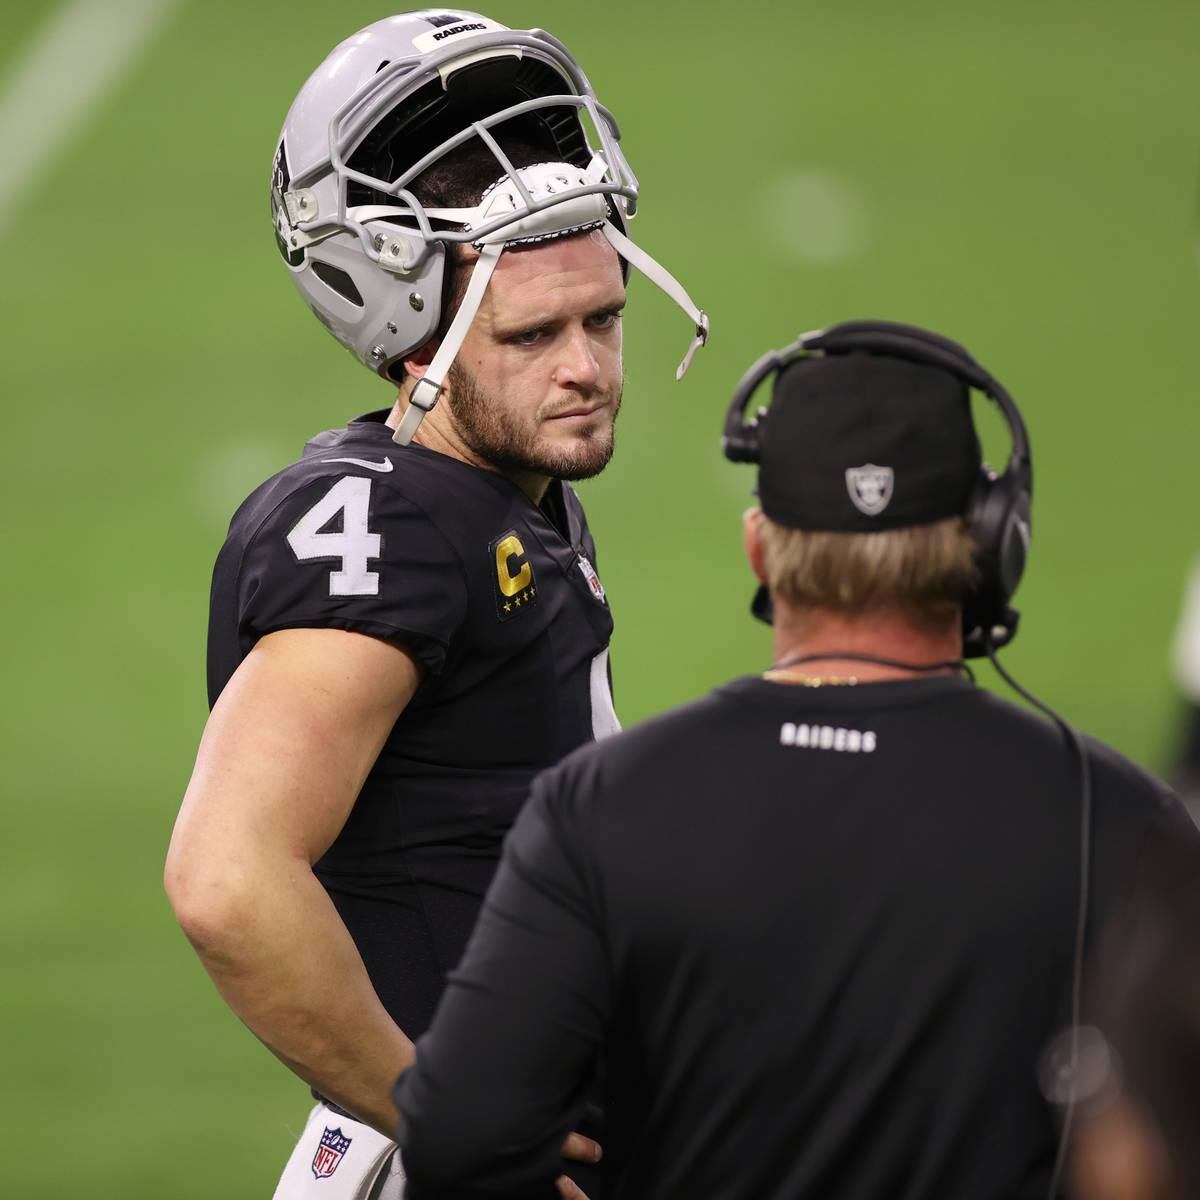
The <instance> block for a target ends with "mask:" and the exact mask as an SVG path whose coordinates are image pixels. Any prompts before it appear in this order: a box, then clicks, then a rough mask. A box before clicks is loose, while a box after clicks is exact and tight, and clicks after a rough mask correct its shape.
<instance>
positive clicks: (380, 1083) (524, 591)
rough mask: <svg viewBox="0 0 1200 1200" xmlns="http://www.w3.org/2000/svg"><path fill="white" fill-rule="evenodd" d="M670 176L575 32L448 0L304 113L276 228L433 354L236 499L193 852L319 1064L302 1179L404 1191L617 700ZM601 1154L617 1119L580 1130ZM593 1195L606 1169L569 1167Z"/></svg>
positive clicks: (232, 953)
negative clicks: (523, 901) (426, 1102)
mask: <svg viewBox="0 0 1200 1200" xmlns="http://www.w3.org/2000/svg"><path fill="white" fill-rule="evenodd" d="M637 193H638V188H637V181H636V178H635V176H634V175H633V173H632V171H631V170H630V169H629V166H628V164H627V163H626V161H625V158H624V156H623V154H622V152H621V150H620V148H619V146H618V132H617V127H616V123H615V122H614V120H613V118H612V116H611V115H610V114H609V112H608V110H607V109H605V108H604V107H602V106H601V105H600V104H599V103H598V101H597V99H596V96H595V94H594V92H593V90H592V88H591V86H590V84H589V83H588V80H587V78H586V77H585V75H584V73H583V71H582V70H581V69H580V67H579V65H578V63H577V62H576V61H575V59H574V58H573V57H572V56H571V54H570V53H569V52H568V51H567V49H566V47H564V46H563V45H562V44H561V43H560V42H558V41H557V40H556V39H554V38H553V37H551V36H550V35H549V34H547V33H545V32H543V31H541V30H529V31H521V30H511V29H507V28H505V27H504V26H502V25H500V24H498V23H497V22H495V21H491V20H489V19H488V18H486V17H483V16H480V15H478V14H476V13H467V12H461V11H441V10H433V9H429V10H422V11H421V12H416V13H406V14H402V15H399V16H395V17H391V18H388V19H386V20H382V21H378V22H376V23H375V24H373V25H370V26H368V27H367V28H366V29H363V30H361V31H360V32H358V33H356V34H355V35H353V36H352V37H350V38H349V39H347V40H346V41H344V42H342V43H341V44H340V45H339V46H337V47H336V48H335V49H334V50H333V52H332V53H331V54H330V55H329V57H328V58H327V59H326V60H325V61H324V62H323V63H322V64H321V66H320V67H318V69H317V70H316V72H315V73H314V74H313V75H312V76H311V78H310V79H309V80H308V81H307V82H306V83H305V85H304V86H303V88H302V89H301V91H300V93H299V95H298V96H297V97H296V100H295V102H294V104H293V105H292V108H291V110H290V112H289V114H288V116H287V119H286V121H285V123H284V127H283V132H282V135H281V138H280V141H279V145H278V149H277V151H276V155H275V162H274V171H273V175H272V180H271V205H272V213H273V219H274V225H275V233H276V239H277V242H278V247H279V250H280V253H281V254H282V256H283V258H284V259H285V261H286V263H287V266H288V269H289V271H290V273H291V276H292V279H293V281H294V283H295V284H296V286H297V287H298V288H299V290H300V292H301V295H302V296H303V298H304V300H305V301H306V303H307V304H308V306H309V307H310V308H311V309H312V311H313V312H314V314H315V315H316V316H317V318H318V319H319V320H320V321H321V323H322V324H323V325H324V326H325V327H326V328H327V329H328V330H329V331H330V332H331V333H332V334H333V335H334V336H335V337H336V338H337V339H338V340H339V341H340V342H342V343H343V344H344V345H345V346H346V347H347V348H349V349H350V350H351V352H352V353H354V354H355V355H356V356H357V357H358V358H359V360H360V361H361V362H363V363H364V364H365V365H366V366H368V367H369V368H371V370H372V371H373V372H375V373H377V374H378V375H380V376H382V377H383V378H384V379H385V380H389V381H391V382H393V383H394V384H397V385H398V387H399V396H398V397H397V399H396V402H395V403H394V404H393V405H392V407H391V408H390V409H383V410H381V411H378V412H372V413H368V414H367V415H365V416H362V417H359V418H357V419H355V420H352V421H350V422H349V424H348V425H347V426H346V427H345V428H343V429H338V430H336V431H331V432H326V433H323V434H320V435H318V436H317V437H315V438H313V439H312V440H311V441H310V442H309V443H308V445H307V447H306V448H305V452H304V455H303V456H302V458H301V459H300V461H299V462H297V463H295V464H293V465H292V466H290V467H288V468H286V469H285V470H283V471H281V472H280V473H279V474H278V475H276V476H274V477H273V478H272V479H270V480H268V481H267V482H266V483H264V484H263V485H262V486H261V487H260V488H258V490H257V491H255V492H254V493H253V494H252V495H251V496H250V498H249V499H248V500H246V502H245V503H244V504H243V505H242V506H241V508H240V509H239V510H238V511H237V513H236V515H235V516H234V518H233V522H232V524H231V526H230V530H229V536H228V540H227V541H226V543H225V546H224V548H223V549H222V551H221V553H220V556H219V558H218V560H217V564H216V568H215V572H214V577H213V588H212V606H211V617H210V626H209V696H210V701H211V703H212V705H213V708H212V714H211V717H210V719H209V721H208V724H207V727H206V729H205V732H204V737H203V740H202V742H201V746H200V750H199V754H198V757H197V761H196V766H195V771H194V773H193V776H192V780H191V783H190V785H189V787H188V790H187V794H186V796H185V798H184V801H183V806H182V809H181V812H180V815H179V819H178V822H177V824H176V828H175V833H174V836H173V838H172V843H171V848H170V852H169V855H168V861H167V870H166V885H167V890H168V893H169V896H170V899H171V902H172V904H173V906H174V908H175V912H176V915H177V917H178V919H179V921H180V923H181V925H182V926H183V928H184V930H185V932H186V933H187V936H188V937H189V939H190V940H191V941H192V943H193V944H194V946H195V947H196V949H197V951H198V952H199V955H200V957H201V959H202V961H203V963H204V965H205V967H206V968H207V969H208V971H209V973H210V975H211V976H212V978H213V980H214V982H215V983H216V986H217V987H218V988H219V989H220V991H221V993H222V995H223V996H224V997H225V999H226V1000H227V1001H228V1003H229V1004H230V1005H231V1007H232V1008H233V1009H234V1010H235V1012H237V1014H238V1015H239V1016H240V1017H241V1018H242V1020H243V1021H244V1022H245V1023H246V1024H247V1025H248V1026H249V1027H250V1029H251V1030H253V1032H254V1033H255V1034H256V1035H257V1036H258V1037H259V1038H260V1039H261V1040H262V1041H263V1042H264V1043H266V1045H267V1046H268V1047H269V1048H270V1049H271V1050H272V1051H273V1052H274V1053H275V1054H276V1055H277V1056H278V1057H279V1058H280V1059H282V1061H283V1062H284V1063H286V1064H287V1065H288V1066H289V1067H290V1068H291V1069H292V1070H294V1071H295V1072H296V1073H297V1074H298V1075H300V1076H301V1077H302V1078H303V1079H305V1080H306V1081H307V1082H308V1083H309V1084H310V1085H311V1086H312V1088H313V1089H314V1094H315V1095H316V1096H317V1098H318V1101H319V1102H318V1104H317V1106H316V1108H315V1109H314V1110H313V1112H312V1115H311V1117H310V1120H309V1122H308V1125H307V1127H306V1130H305V1132H304V1134H303V1135H302V1137H301V1139H300V1142H299V1143H298V1145H297V1148H296V1150H295V1152H294V1153H293V1155H292V1158H291V1159H290V1161H289V1163H288V1166H287V1167H286V1169H285V1171H284V1175H283V1178H282V1179H281V1182H280V1185H279V1189H278V1191H277V1192H276V1195H277V1196H278V1197H283V1198H288V1200H291V1198H295V1197H300V1196H307V1195H308V1194H309V1193H310V1191H311V1192H313V1193H314V1194H320V1195H321V1196H322V1197H324V1198H326V1200H332V1198H339V1197H360V1196H361V1197H367V1196H368V1195H370V1196H371V1197H393V1196H398V1195H400V1194H401V1190H402V1181H403V1174H402V1169H401V1165H400V1163H399V1159H398V1155H397V1154H396V1153H395V1146H394V1144H393V1143H392V1142H391V1140H390V1136H389V1135H390V1131H391V1130H392V1129H393V1127H394V1125H395V1121H396V1116H397V1114H396V1110H395V1108H394V1105H393V1103H392V1100H391V1098H390V1096H389V1089H390V1086H391V1083H392V1081H393V1080H394V1079H395V1077H396V1075H397V1074H398V1073H399V1071H400V1070H401V1069H403V1068H404V1067H406V1066H408V1065H409V1063H410V1062H411V1061H412V1056H413V1047H412V1039H413V1038H414V1037H416V1036H417V1035H418V1034H420V1033H421V1032H422V1031H423V1030H424V1029H425V1028H426V1026H427V1025H428V1023H429V1021H430V1018H431V1015H432V1012H433V1009H434V1005H435V1003H436V1001H437V999H438V996H439V994H440V992H441V990H442V986H443V979H444V975H445V972H446V971H447V970H449V968H451V967H452V966H453V965H454V964H455V963H456V962H457V960H458V958H459V955H460V953H461V951H462V949H463V946H464V944H465V942H466V938H467V935H468V933H469V931H470V929H471V927H472V924H473V922H474V919H475V916H476V912H477V910H478V907H479V903H480V900H481V897H482V895H483V893H484V891H485V889H486V888H487V885H488V883H489V881H490V879H491V877H492V874H493V871H494V868H495V866H496V863H497V860H498V856H499V851H500V844H501V840H502V839H503V837H504V835H505V833H506V832H507V830H508V828H509V826H510V825H511V823H512V821H513V819H514V818H515V816H516V813H517V810H518V808H519V806H520V804H521V802H522V799H523V798H524V796H525V794H526V792H527V789H528V785H529V782H530V780H531V779H532V777H533V775H534V774H535V773H536V772H537V771H538V770H539V769H541V768H542V767H544V766H546V765H548V764H551V763H553V762H555V761H556V760H558V759H559V758H560V757H562V756H563V755H564V754H565V753H566V752H567V751H569V750H571V749H573V748H575V747H577V746H579V745H580V744H581V743H584V742H586V741H588V740H590V739H592V738H596V737H601V736H603V735H605V734H608V733H611V732H614V731H615V730H617V728H618V722H617V718H616V715H615V713H614V711H613V705H612V699H611V691H610V680H609V667H608V643H609V636H610V633H611V630H612V618H611V615H610V613H609V607H608V603H607V600H606V597H605V593H604V588H603V586H602V585H601V583H600V580H599V577H598V575H597V573H596V569H595V561H596V556H595V549H594V546H593V543H592V538H591V535H590V533H589V532H588V527H587V522H586V520H585V518H584V514H583V510H582V508H581V506H580V503H579V500H578V499H577V497H576V495H575V493H574V492H573V491H572V489H571V488H570V487H569V486H568V485H567V484H566V483H565V482H564V481H565V480H571V479H581V478H586V477H588V476H592V475H595V474H596V473H597V472H599V471H600V470H601V469H602V468H603V467H604V465H605V464H606V462H607V461H608V458H609V456H610V455H611V453H612V447H613V424H614V421H615V419H616V416H617V411H618V409H619V407H620V404H621V389H622V365H621V321H622V315H621V314H622V309H623V307H624V304H625V286H624V285H625V279H626V275H627V272H628V265H629V264H630V263H632V264H633V265H636V266H637V267H638V268H639V269H640V270H642V271H644V272H645V273H646V274H647V275H648V276H649V277H651V278H652V279H653V280H654V281H655V282H656V283H658V284H659V285H660V286H661V287H662V288H663V289H664V290H665V291H667V293H668V294H669V295H670V296H671V297H672V298H673V299H675V300H676V302H677V303H679V304H680V306H681V307H682V308H683V309H684V310H685V311H686V312H687V314H688V316H689V317H690V319H691V322H692V326H693V328H694V331H695V335H694V337H693V339H692V343H691V346H690V348H689V350H688V354H687V358H686V359H685V361H684V363H683V364H682V365H681V367H680V369H679V372H678V374H682V371H683V370H684V369H686V365H687V362H688V361H690V357H691V354H692V353H693V352H694V350H695V348H696V347H697V346H699V345H700V344H702V343H703V342H704V340H705V339H706V337H707V329H708V323H707V319H706V317H705V316H704V314H703V313H702V312H701V311H700V310H698V309H697V308H696V307H695V306H694V305H693V304H692V302H691V300H690V299H689V298H688V296H687V294H686V292H684V290H683V289H682V288H681V287H680V286H679V284H678V283H677V282H676V281H675V280H674V279H673V278H672V277H671V276H670V275H669V274H668V273H667V272H666V271H664V270H663V269H662V268H661V267H660V266H659V265H658V264H657V263H655V262H654V261H653V260H652V259H650V258H649V257H648V256H647V255H645V254H644V252H642V251H641V250H640V249H639V248H638V247H636V246H635V245H634V244H633V243H632V242H631V241H630V240H629V236H628V218H629V217H630V216H632V215H633V212H634V209H635V207H636V202H637ZM564 1154H565V1155H568V1156H569V1157H571V1158H573V1159H577V1160H582V1161H584V1162H591V1161H593V1160H594V1159H595V1158H596V1157H597V1156H598V1154H599V1147H598V1145H597V1143H595V1142H594V1141H592V1140H591V1139H590V1138H587V1137H584V1136H582V1135H581V1134H573V1135H572V1136H571V1137H570V1138H569V1139H568V1141H567V1144H566V1146H565V1147H564ZM559 1188H560V1190H562V1191H563V1193H564V1194H567V1195H570V1194H575V1193H574V1191H573V1190H572V1189H573V1188H574V1184H572V1183H571V1182H570V1181H569V1180H567V1179H566V1178H564V1179H562V1180H560V1181H559Z"/></svg>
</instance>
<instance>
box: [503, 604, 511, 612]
mask: <svg viewBox="0 0 1200 1200" xmlns="http://www.w3.org/2000/svg"><path fill="white" fill-rule="evenodd" d="M504 611H505V612H512V605H511V604H506V605H505V606H504Z"/></svg>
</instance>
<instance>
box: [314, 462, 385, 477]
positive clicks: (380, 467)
mask: <svg viewBox="0 0 1200 1200" xmlns="http://www.w3.org/2000/svg"><path fill="white" fill-rule="evenodd" d="M321 461H322V462H327V463H328V462H344V463H351V464H352V465H353V466H356V467H366V468H367V470H368V471H382V472H383V473H384V474H385V475H386V474H387V473H388V471H390V470H391V469H392V460H391V459H390V458H385V459H384V460H383V462H368V461H367V460H366V459H365V458H323V459H321Z"/></svg>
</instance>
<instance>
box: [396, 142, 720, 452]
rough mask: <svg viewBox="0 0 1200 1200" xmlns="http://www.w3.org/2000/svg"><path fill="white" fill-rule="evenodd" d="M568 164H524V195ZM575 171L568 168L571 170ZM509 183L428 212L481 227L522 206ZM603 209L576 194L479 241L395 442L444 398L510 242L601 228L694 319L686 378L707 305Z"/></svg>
mask: <svg viewBox="0 0 1200 1200" xmlns="http://www.w3.org/2000/svg"><path fill="white" fill-rule="evenodd" d="M563 166H565V164H562V165H560V164H539V166H537V167H533V168H524V169H523V170H521V171H518V172H517V174H518V175H519V176H520V177H521V179H522V181H523V182H524V183H525V184H526V185H527V186H528V187H529V192H526V193H525V196H524V197H523V199H525V200H526V201H528V199H529V194H530V192H534V194H535V195H536V194H538V193H541V194H542V195H544V194H545V192H543V191H542V189H541V188H538V187H537V184H538V183H540V182H541V181H540V178H539V176H540V174H542V173H544V172H545V171H547V170H549V171H555V172H561V170H562V167H563ZM571 169H572V168H567V170H571ZM574 170H578V168H574ZM535 173H536V174H535ZM552 178H554V180H555V182H558V179H559V176H553V177H552ZM561 182H562V183H563V184H566V183H567V182H568V181H567V180H566V179H562V180H561ZM572 182H574V181H572ZM580 182H584V183H586V182H587V179H586V178H584V179H582V180H580ZM504 183H505V181H504V180H503V179H501V180H500V181H499V185H494V187H493V189H489V192H488V193H485V197H484V200H483V202H482V203H481V204H480V206H479V208H478V209H470V210H457V209H444V210H429V215H430V216H438V217H444V218H447V219H456V220H467V219H471V220H473V221H474V222H475V223H476V227H479V225H481V224H482V223H483V222H485V221H487V220H489V219H494V217H495V216H496V215H497V210H498V209H499V211H505V210H506V209H505V207H502V206H508V205H511V206H512V207H509V208H507V211H512V208H519V206H518V205H517V203H516V196H515V193H513V191H512V190H511V189H508V188H504V187H501V186H500V185H503V184H504ZM554 190H555V188H554V187H553V186H550V187H549V188H548V189H547V191H549V192H551V193H552V192H553V191H554ZM604 212H605V202H604V198H603V196H600V195H597V194H594V193H593V194H591V195H586V196H579V197H574V198H572V199H566V200H563V201H561V202H559V203H557V204H555V205H554V206H553V207H549V208H543V209H541V210H539V211H536V212H533V213H530V212H528V210H526V212H525V215H523V216H522V217H520V218H519V219H518V220H516V221H511V222H509V223H507V224H505V225H503V226H501V227H500V228H498V229H495V230H493V231H492V232H491V233H488V234H486V235H485V236H483V237H481V238H480V240H479V241H478V242H476V243H475V246H476V248H477V249H478V250H479V259H478V260H477V261H476V263H475V267H474V269H473V270H472V271H471V279H470V282H469V283H468V284H467V290H466V294H465V295H464V296H463V299H462V304H460V305H459V308H458V312H457V313H456V314H455V317H454V320H453V321H452V322H451V323H450V328H449V329H448V330H447V331H446V336H445V337H444V338H443V339H442V344H441V345H440V346H439V347H438V349H437V352H436V353H435V354H434V356H433V361H432V362H430V364H429V366H428V368H427V369H426V371H425V375H424V376H423V377H422V378H421V379H418V380H417V382H416V383H415V384H414V385H413V389H412V393H411V394H410V395H409V398H408V408H407V410H406V411H405V413H404V416H403V417H402V418H401V420H400V424H399V425H398V426H397V427H396V431H395V432H394V433H393V434H392V441H394V442H398V443H399V444H400V445H401V446H407V445H408V444H409V442H411V441H412V439H413V434H415V433H416V432H417V429H418V427H419V426H420V424H421V422H422V421H423V420H424V418H425V414H426V413H427V412H430V411H431V410H432V409H433V407H434V405H436V404H437V402H438V400H439V399H440V398H441V394H442V385H443V383H444V381H445V378H446V373H447V372H448V371H449V370H450V364H451V363H452V362H454V357H455V355H456V354H457V353H458V352H459V350H460V348H461V347H462V344H463V339H464V338H465V337H466V336H467V330H468V329H469V328H470V326H471V322H472V321H473V320H474V319H475V314H476V313H477V312H478V311H479V306H480V304H482V303H483V294H484V292H485V291H487V285H488V282H489V280H490V279H491V278H492V272H493V271H494V270H495V269H496V263H497V262H498V261H499V260H500V255H501V254H502V253H503V252H504V250H505V249H506V248H507V247H509V246H515V245H520V244H522V243H534V242H542V241H549V240H551V239H553V238H556V237H566V236H567V235H568V234H572V233H578V232H581V231H583V230H586V229H590V228H599V229H600V230H601V231H602V232H603V234H604V236H605V237H606V238H607V239H608V241H609V242H610V243H611V245H612V247H613V249H615V250H616V252H617V253H618V254H619V255H620V256H621V257H622V258H623V259H625V261H626V262H628V263H629V264H630V265H631V266H634V267H637V269H638V270H639V271H641V273H642V274H643V275H645V276H646V278H647V279H649V280H650V281H651V282H652V283H654V284H656V285H657V286H658V287H660V288H661V289H662V290H663V291H664V292H666V294H667V295H668V296H670V297H671V299H672V300H674V301H675V303H676V304H678V305H679V307H680V308H682V309H683V311H684V312H685V313H687V315H688V316H689V317H690V318H691V319H692V321H693V322H694V324H695V326H696V333H695V336H694V337H693V338H692V342H691V345H690V346H688V351H687V354H685V355H684V358H683V362H681V363H680V364H679V368H678V369H677V370H676V372H675V378H676V379H682V378H683V376H684V372H686V371H687V369H688V367H689V366H691V363H692V358H693V356H694V355H695V353H696V351H697V350H698V349H699V348H700V347H701V346H703V345H704V344H705V342H707V341H708V316H707V315H706V314H705V312H704V310H703V309H700V308H697V307H696V305H695V304H694V303H693V302H692V298H691V297H690V296H689V295H688V294H687V292H686V291H684V289H683V287H682V285H681V284H680V283H679V281H678V280H677V279H676V278H675V277H674V276H673V275H672V274H671V273H670V272H669V271H667V270H666V269H665V268H664V267H662V266H660V265H659V264H658V263H657V262H655V261H654V259H652V258H651V257H650V255H648V254H647V253H646V252H645V251H644V250H642V249H641V248H640V247H638V246H636V245H634V243H633V242H631V241H630V240H629V238H627V237H626V236H625V235H624V234H623V233H621V231H620V230H619V229H617V228H616V226H614V225H613V224H612V223H611V222H610V221H608V220H605V219H604ZM585 218H587V219H585ZM597 218H598V219H597ZM467 228H468V229H470V228H471V226H470V225H469V224H468V225H467Z"/></svg>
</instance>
